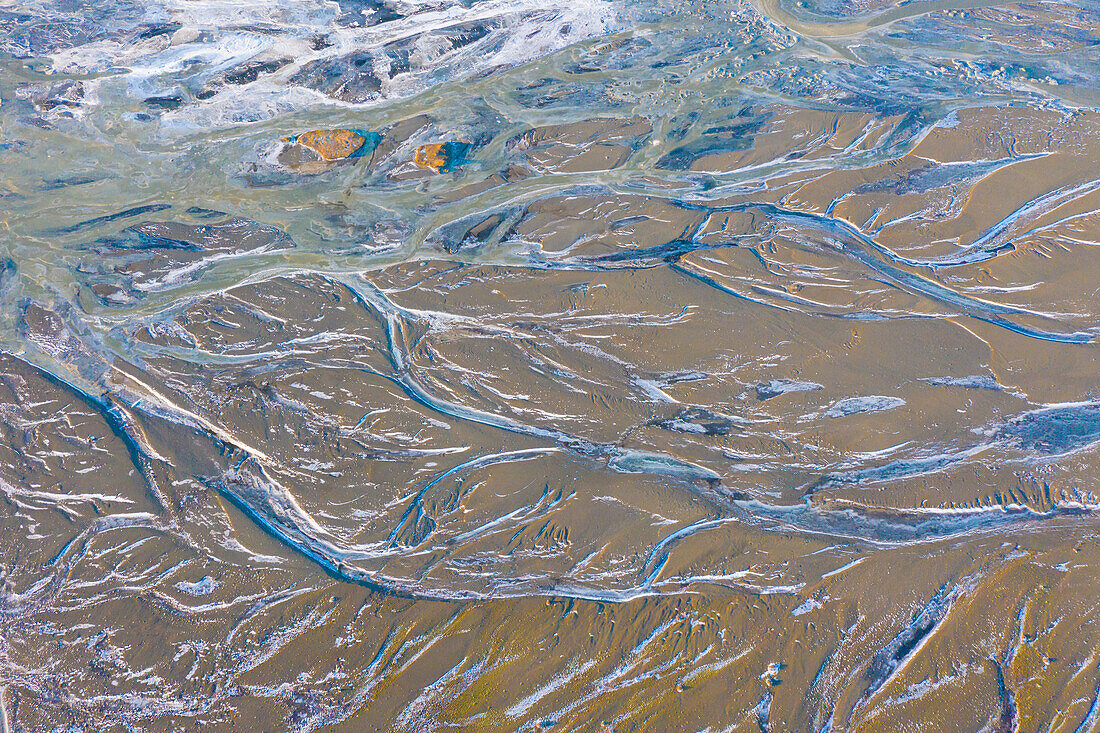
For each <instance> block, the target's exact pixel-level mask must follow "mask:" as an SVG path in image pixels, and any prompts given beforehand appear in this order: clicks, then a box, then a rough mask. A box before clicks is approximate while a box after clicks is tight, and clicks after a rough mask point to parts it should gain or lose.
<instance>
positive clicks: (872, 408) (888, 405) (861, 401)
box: [823, 395, 905, 417]
mask: <svg viewBox="0 0 1100 733" xmlns="http://www.w3.org/2000/svg"><path fill="white" fill-rule="evenodd" d="M904 404H905V400H903V399H901V398H900V397H884V396H882V395H871V396H869V397H846V398H844V399H842V400H837V401H836V402H834V403H833V404H832V405H831V406H830V407H829V409H828V410H826V411H825V412H824V413H823V414H824V415H825V417H845V416H846V415H855V414H858V413H863V412H883V411H885V410H893V409H894V408H895V407H901V406H902V405H904Z"/></svg>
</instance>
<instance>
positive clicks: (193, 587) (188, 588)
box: [176, 575, 221, 596]
mask: <svg viewBox="0 0 1100 733" xmlns="http://www.w3.org/2000/svg"><path fill="white" fill-rule="evenodd" d="M220 585H221V583H219V582H218V581H216V580H214V579H213V578H211V577H210V576H209V575H204V576H203V577H202V578H201V579H199V580H196V581H195V582H194V583H188V582H187V581H186V580H181V581H180V582H178V583H176V588H177V589H178V590H179V591H181V592H183V593H186V594H187V595H189V596H205V595H209V594H210V593H213V592H214V591H215V590H217V589H218V586H220Z"/></svg>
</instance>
